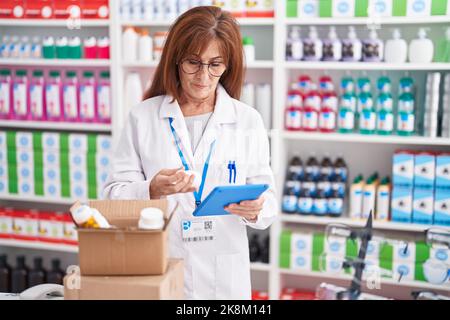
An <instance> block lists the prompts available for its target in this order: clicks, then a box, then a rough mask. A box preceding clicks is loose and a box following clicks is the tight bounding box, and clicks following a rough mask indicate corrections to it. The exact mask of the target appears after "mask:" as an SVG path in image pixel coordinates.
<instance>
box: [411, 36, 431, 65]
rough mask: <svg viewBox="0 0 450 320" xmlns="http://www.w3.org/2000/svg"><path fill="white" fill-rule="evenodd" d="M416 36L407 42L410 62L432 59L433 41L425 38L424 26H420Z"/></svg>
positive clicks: (422, 61) (428, 61)
mask: <svg viewBox="0 0 450 320" xmlns="http://www.w3.org/2000/svg"><path fill="white" fill-rule="evenodd" d="M417 36H418V38H417V39H414V40H412V41H411V43H410V44H409V61H410V62H412V63H430V62H432V61H433V55H434V45H433V41H431V40H430V39H428V38H427V32H426V30H425V28H420V29H419V32H418V34H417Z"/></svg>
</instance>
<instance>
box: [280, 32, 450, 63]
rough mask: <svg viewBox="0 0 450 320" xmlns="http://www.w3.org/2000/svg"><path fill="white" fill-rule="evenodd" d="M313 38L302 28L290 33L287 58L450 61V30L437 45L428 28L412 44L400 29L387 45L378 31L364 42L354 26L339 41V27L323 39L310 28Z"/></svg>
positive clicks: (356, 60)
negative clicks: (428, 32)
mask: <svg viewBox="0 0 450 320" xmlns="http://www.w3.org/2000/svg"><path fill="white" fill-rule="evenodd" d="M309 29H310V31H309V35H308V37H306V38H303V37H302V35H301V29H300V27H297V26H294V27H292V28H291V30H290V32H289V36H288V39H287V44H286V59H287V60H293V61H300V60H305V61H345V62H358V61H363V62H381V61H385V62H388V63H405V62H406V61H407V60H408V61H409V62H411V63H430V62H432V61H433V59H434V58H435V60H436V61H440V62H450V54H449V53H448V48H450V45H449V43H450V28H448V29H447V32H446V34H445V35H442V40H440V41H439V43H438V48H437V50H436V55H435V45H434V43H433V41H431V40H430V39H429V38H427V33H426V30H425V29H424V28H421V29H419V32H418V34H417V38H416V39H413V40H411V41H410V43H409V45H408V43H407V41H406V40H405V39H402V35H401V33H400V30H399V29H394V31H393V33H392V38H391V39H389V40H387V41H386V42H384V41H383V40H381V39H379V37H378V34H377V32H376V31H375V29H372V30H371V31H370V35H369V37H368V38H367V39H360V38H359V37H358V35H357V33H356V30H355V28H354V27H352V26H350V27H349V32H348V34H347V36H346V38H343V39H339V37H338V34H337V31H336V28H335V27H330V31H329V33H328V36H327V37H326V38H324V39H321V38H320V37H319V33H318V31H317V28H316V27H314V26H311V27H309Z"/></svg>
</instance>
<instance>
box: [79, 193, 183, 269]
mask: <svg viewBox="0 0 450 320" xmlns="http://www.w3.org/2000/svg"><path fill="white" fill-rule="evenodd" d="M77 204H79V203H76V204H74V206H75V205H77ZM88 205H89V206H90V207H91V208H95V209H97V210H98V211H99V212H100V213H101V214H102V215H103V216H104V217H105V218H106V219H107V220H108V222H109V223H110V224H111V225H112V226H114V227H113V228H111V229H90V228H89V229H88V228H78V227H77V231H78V246H79V253H78V255H79V263H80V271H81V274H82V275H104V276H109V275H111V276H112V275H161V274H164V273H165V272H166V269H167V256H168V254H167V253H168V252H167V251H168V247H167V246H168V244H167V234H168V231H167V226H168V225H169V223H170V220H171V218H172V215H173V213H174V212H175V211H176V209H177V207H178V205H177V206H176V207H175V208H174V209H173V210H172V212H171V213H170V214H169V213H168V203H167V200H165V199H163V200H92V201H89V202H88ZM148 207H155V208H159V209H161V210H162V211H163V212H164V216H165V218H164V220H165V223H164V227H163V229H162V230H139V229H138V227H137V226H138V221H139V216H140V212H141V210H142V209H144V208H148Z"/></svg>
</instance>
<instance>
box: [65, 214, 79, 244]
mask: <svg viewBox="0 0 450 320" xmlns="http://www.w3.org/2000/svg"><path fill="white" fill-rule="evenodd" d="M61 221H62V224H63V234H62V239H61V240H62V242H63V243H65V244H71V245H78V233H77V229H76V225H75V223H74V222H73V220H72V217H71V216H70V213H67V212H66V213H61Z"/></svg>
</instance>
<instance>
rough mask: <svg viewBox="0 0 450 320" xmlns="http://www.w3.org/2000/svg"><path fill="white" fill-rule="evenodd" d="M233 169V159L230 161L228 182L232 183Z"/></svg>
mask: <svg viewBox="0 0 450 320" xmlns="http://www.w3.org/2000/svg"><path fill="white" fill-rule="evenodd" d="M232 170H233V165H232V164H231V161H228V183H231V172H232Z"/></svg>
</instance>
